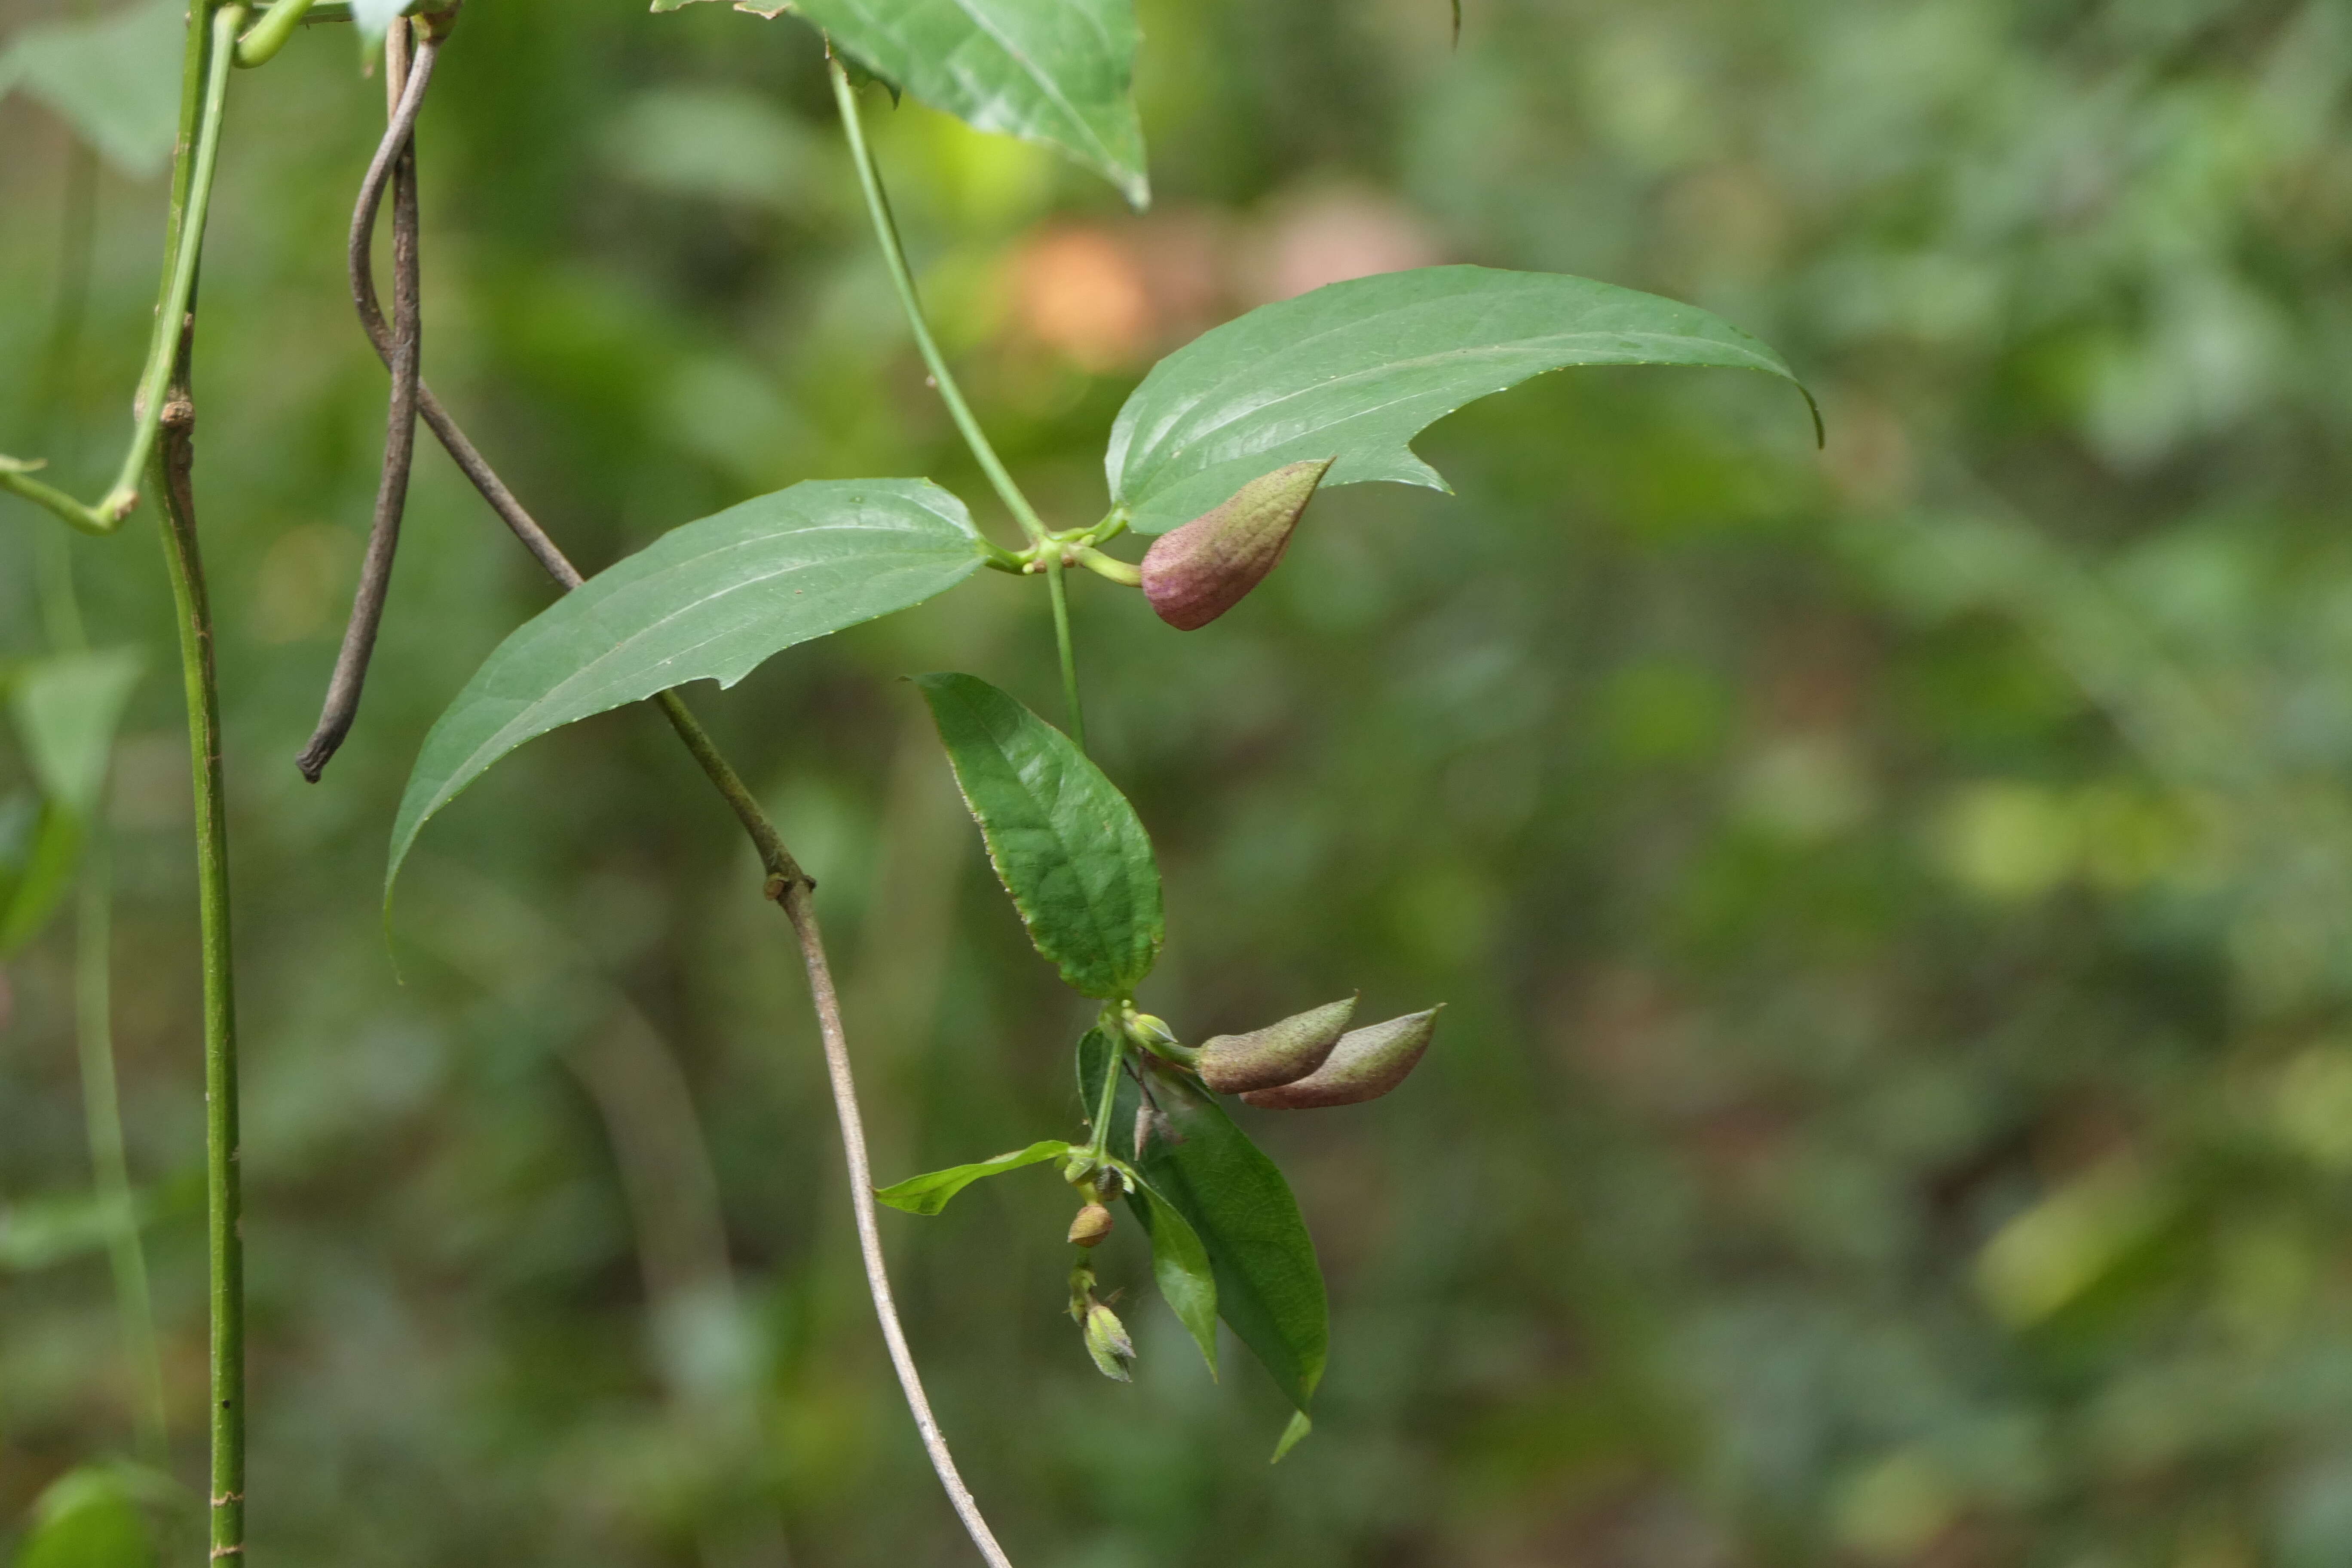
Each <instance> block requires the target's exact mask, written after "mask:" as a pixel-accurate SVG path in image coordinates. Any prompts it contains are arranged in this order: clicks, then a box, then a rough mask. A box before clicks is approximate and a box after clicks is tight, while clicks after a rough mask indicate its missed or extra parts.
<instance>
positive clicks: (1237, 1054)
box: [1192, 996, 1356, 1094]
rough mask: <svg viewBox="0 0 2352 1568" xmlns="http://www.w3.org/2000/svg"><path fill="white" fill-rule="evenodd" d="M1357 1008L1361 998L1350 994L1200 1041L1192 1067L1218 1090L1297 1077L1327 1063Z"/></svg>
mask: <svg viewBox="0 0 2352 1568" xmlns="http://www.w3.org/2000/svg"><path fill="white" fill-rule="evenodd" d="M1355 1012H1356V999H1355V998H1354V997H1353V996H1346V997H1342V998H1340V999H1339V1001H1337V1002H1328V1003H1326V1004H1324V1005H1322V1006H1320V1007H1317V1008H1314V1009H1312V1010H1310V1011H1308V1012H1305V1013H1300V1014H1298V1015H1297V1016H1293V1017H1288V1018H1285V1019H1283V1020H1282V1022H1280V1023H1278V1024H1268V1025H1267V1026H1265V1028H1263V1029H1252V1030H1251V1031H1250V1032H1249V1033H1248V1034H1246V1035H1218V1036H1216V1037H1213V1038H1212V1039H1210V1040H1208V1041H1207V1042H1206V1043H1205V1044H1203V1045H1202V1047H1201V1054H1200V1056H1199V1058H1196V1059H1195V1060H1194V1062H1193V1064H1192V1065H1193V1068H1194V1070H1195V1071H1197V1072H1198V1073H1200V1075H1201V1081H1202V1083H1205V1084H1207V1085H1208V1086H1209V1087H1210V1088H1211V1089H1215V1090H1216V1091H1217V1092H1218V1093H1219V1094H1241V1093H1244V1092H1245V1091H1247V1090H1249V1089H1272V1088H1274V1087H1275V1086H1276V1084H1284V1083H1295V1082H1297V1080H1298V1079H1302V1078H1305V1077H1306V1076H1307V1074H1308V1073H1311V1072H1313V1071H1314V1070H1315V1069H1316V1068H1319V1067H1321V1066H1322V1065H1323V1059H1324V1058H1326V1057H1328V1056H1329V1055H1330V1054H1331V1047H1334V1046H1336V1045H1338V1044H1339V1037H1340V1036H1341V1035H1342V1034H1344V1033H1346V1032H1347V1028H1348V1020H1349V1018H1351V1017H1353V1016H1355Z"/></svg>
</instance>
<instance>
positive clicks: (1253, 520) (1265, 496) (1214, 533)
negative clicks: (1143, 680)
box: [1143, 458, 1339, 632]
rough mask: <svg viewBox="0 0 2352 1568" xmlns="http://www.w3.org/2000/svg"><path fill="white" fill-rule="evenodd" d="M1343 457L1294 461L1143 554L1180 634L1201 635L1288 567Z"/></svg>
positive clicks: (1152, 587)
mask: <svg viewBox="0 0 2352 1568" xmlns="http://www.w3.org/2000/svg"><path fill="white" fill-rule="evenodd" d="M1338 460H1339V459H1337V458H1316V459H1314V460H1312V461H1309V462H1304V463H1292V464H1289V465H1288V466H1286V467H1284V468H1276V469H1275V470H1274V472H1272V473H1270V474H1261V475H1259V476H1258V477H1257V478H1256V479H1252V480H1251V481H1250V482H1249V483H1247V484H1245V485H1244V486H1243V487H1242V488H1241V489H1238V490H1235V491H1234V493H1233V496H1232V498H1231V499H1230V500H1226V501H1225V502H1223V504H1222V505H1219V506H1216V507H1213V508H1212V509H1210V510H1207V511H1204V512H1202V514H1201V515H1200V516H1198V517H1196V518H1194V519H1193V520H1192V521H1190V522H1188V523H1185V524H1184V525H1183V526H1182V527H1181V528H1171V529H1170V530H1169V531H1167V532H1166V533H1163V534H1161V535H1160V537H1159V538H1158V539H1157V540H1154V541H1153V542H1152V545H1151V548H1150V550H1148V551H1146V552H1144V556H1143V596H1144V597H1145V598H1147V599H1149V600H1150V601H1151V608H1152V612H1153V613H1154V614H1155V615H1157V616H1159V617H1160V619H1161V620H1163V621H1166V622H1167V623H1168V624H1169V625H1170V626H1174V627H1175V628H1176V629H1177V630H1178V631H1184V632H1189V631H1195V630H1198V629H1199V628H1200V627H1202V626H1207V625H1208V624H1209V623H1210V622H1211V621H1213V620H1215V619H1216V618H1217V617H1218V616H1222V615H1223V614H1224V613H1225V612H1226V611H1227V610H1230V609H1232V608H1233V607H1234V605H1238V604H1240V603H1241V601H1242V598H1243V595H1246V594H1247V593H1248V592H1249V591H1250V590H1251V589H1252V588H1255V587H1256V586H1257V585H1258V584H1260V583H1262V582H1264V581H1265V574H1267V573H1269V572H1271V571H1273V570H1274V569H1275V568H1276V566H1278V565H1280V564H1281V563H1282V556H1283V552H1285V551H1286V550H1288V549H1289V548H1290V532H1291V530H1293V529H1295V528H1297V526H1298V519H1299V517H1300V515H1301V514H1302V513H1304V512H1305V511H1306V510H1307V501H1309V500H1312V499H1313V498H1314V495H1315V487H1316V486H1318V485H1319V484H1321V483H1322V482H1323V475H1324V473H1325V472H1326V470H1328V468H1330V467H1331V465H1332V464H1333V463H1334V462H1336V461H1338Z"/></svg>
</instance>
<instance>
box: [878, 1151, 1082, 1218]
mask: <svg viewBox="0 0 2352 1568" xmlns="http://www.w3.org/2000/svg"><path fill="white" fill-rule="evenodd" d="M1069 1152H1070V1146H1069V1145H1068V1144H1067V1143H1064V1142H1057V1141H1055V1140H1053V1139H1047V1140H1046V1141H1045V1142H1040V1143H1032V1144H1030V1145H1029V1147H1027V1148H1026V1149H1016V1150H1014V1151H1013V1152H1012V1153H1010V1154H999V1155H998V1156H996V1158H994V1159H993V1160H975V1161H973V1162H972V1163H971V1164H969V1165H950V1166H949V1167H948V1168H947V1169H946V1170H944V1171H931V1172H928V1173H925V1174H923V1175H919V1176H909V1177H908V1178H907V1179H906V1180H905V1181H903V1182H894V1183H892V1184H890V1185H889V1186H887V1187H877V1189H875V1193H874V1195H875V1196H876V1197H877V1198H879V1199H881V1200H882V1201H883V1202H884V1203H886V1204H888V1205H890V1206H891V1207H892V1208H894V1209H904V1210H906V1211H907V1212H908V1214H925V1215H929V1214H937V1213H939V1212H940V1210H941V1209H943V1208H945V1207H947V1206H948V1200H949V1199H950V1198H952V1197H954V1196H955V1195H956V1194H958V1193H960V1192H961V1191H963V1190H964V1189H965V1188H966V1187H968V1186H970V1185H971V1184H973V1183H974V1182H977V1181H982V1180H984V1179H985V1178H987V1177H990V1176H1001V1175H1003V1173H1005V1172H1007V1171H1017V1170H1020V1169H1021V1168H1022V1167H1023V1166H1024V1165H1041V1164H1043V1163H1045V1162H1046V1161H1048V1160H1061V1159H1066V1158H1067V1157H1068V1155H1069Z"/></svg>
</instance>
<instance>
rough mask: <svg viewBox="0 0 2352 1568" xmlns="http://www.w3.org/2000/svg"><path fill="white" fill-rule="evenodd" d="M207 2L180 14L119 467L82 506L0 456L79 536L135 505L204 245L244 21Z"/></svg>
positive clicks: (10, 483)
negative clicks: (151, 318)
mask: <svg viewBox="0 0 2352 1568" xmlns="http://www.w3.org/2000/svg"><path fill="white" fill-rule="evenodd" d="M211 4H212V0H196V4H195V5H194V9H193V10H192V11H191V13H190V15H189V18H188V44H187V50H186V53H185V55H184V58H183V69H182V80H181V99H180V140H179V142H178V145H177V147H176V148H175V152H176V153H177V154H178V156H176V157H175V158H174V160H173V169H172V203H171V207H170V209H169V211H168V213H167V215H166V218H165V223H164V243H163V256H164V266H163V289H162V294H161V297H160V298H159V299H158V300H157V301H156V305H155V330H154V335H153V336H152V338H151V339H150V340H149V342H148V346H147V363H146V367H145V369H144V370H142V372H141V373H140V376H139V392H138V395H137V397H136V398H135V399H134V400H133V401H132V404H131V419H132V425H131V446H130V448H129V450H128V451H126V452H125V453H124V454H123V458H122V469H121V473H120V474H119V475H118V476H117V477H116V479H115V481H114V488H113V489H110V490H109V491H108V492H107V493H106V496H105V498H104V499H103V500H100V502H99V503H98V504H97V505H96V506H88V505H84V504H83V503H82V502H80V501H79V500H75V499H74V498H73V497H72V496H70V495H68V494H67V493H66V492H65V491H63V490H61V489H58V488H56V487H55V486H53V485H47V484H44V483H42V482H41V481H40V480H38V479H34V478H32V477H31V474H32V470H33V469H34V468H38V467H39V465H38V464H37V463H26V462H24V461H22V460H20V459H17V458H0V489H5V490H10V491H13V492H15V493H16V494H17V495H19V496H22V497H24V498H25V499H26V500H29V501H32V502H34V503H35V504H37V505H38V506H43V507H46V508H47V509H48V510H50V511H52V512H54V513H56V514H57V515H58V517H59V518H62V519H63V520H64V521H66V522H68V524H70V525H72V526H73V527H75V528H78V529H79V530H81V531H83V532H85V533H97V534H107V533H112V532H113V531H115V530H117V529H119V528H121V526H122V520H123V519H124V518H126V517H128V516H130V515H131V508H133V507H134V506H136V505H138V504H139V477H140V475H141V474H142V473H143V472H145V471H146V469H147V467H148V459H149V458H151V457H152V455H153V453H154V450H155V437H156V431H157V429H158V427H159V424H160V422H161V420H162V418H163V395H164V390H165V387H166V385H167V384H168V383H169V382H170V379H171V376H172V370H173V363H174V359H175V356H176V353H177V349H178V343H179V341H180V332H179V323H180V320H181V318H182V317H184V316H185V315H186V314H187V310H188V301H189V299H190V298H191V296H192V295H193V294H194V291H195V286H196V259H197V257H198V255H199V254H200V253H201V252H202V251H203V249H204V237H205V211H206V209H207V208H208V207H209V206H210V205H211V203H212V193H213V174H214V171H215V168H216V167H217V166H218V164H219V162H220V128H221V114H222V110H223V108H224V106H225V105H226V102H227V99H228V68H229V61H230V60H231V58H233V57H234V55H235V52H236V29H237V28H238V27H239V26H242V25H243V24H244V21H245V16H246V8H245V6H243V5H225V6H222V7H221V9H220V10H219V11H218V12H217V13H215V14H213V15H211V16H209V18H207V15H206V13H207V11H208V8H209V6H210V5H211ZM208 20H209V26H207V21H208ZM199 82H201V87H200V88H199V87H198V85H197V84H198V83H199ZM192 131H193V136H192V135H191V132H192ZM192 147H193V152H191V148H192Z"/></svg>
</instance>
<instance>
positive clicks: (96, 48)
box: [0, 0, 188, 179]
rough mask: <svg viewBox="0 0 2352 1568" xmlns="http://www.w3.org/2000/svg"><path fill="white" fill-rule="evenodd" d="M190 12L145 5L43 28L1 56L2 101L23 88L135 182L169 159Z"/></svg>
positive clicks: (179, 4)
mask: <svg viewBox="0 0 2352 1568" xmlns="http://www.w3.org/2000/svg"><path fill="white" fill-rule="evenodd" d="M187 14H188V7H187V6H186V5H185V4H184V3H183V0H150V3H149V4H146V5H131V6H127V7H125V8H124V9H122V10H120V11H115V12H113V13H111V14H110V15H108V16H103V17H99V18H96V19H92V20H82V19H79V18H76V19H74V20H70V21H55V22H41V23H37V24H36V25H34V26H29V27H26V29H25V30H24V31H22V32H20V33H18V34H17V35H16V38H15V39H14V40H13V41H12V42H11V43H10V44H9V46H8V47H7V48H6V49H5V50H0V94H5V92H6V91H7V90H8V89H9V87H10V86H12V85H15V86H21V87H23V88H24V89H25V90H26V91H27V92H29V93H31V94H32V95H33V96H34V97H35V98H37V99H39V100H41V101H42V102H44V103H46V104H47V105H48V106H49V107H50V108H51V109H53V110H56V111H57V112H58V114H59V115H60V116H62V117H63V118H64V120H65V121H66V123H67V124H68V125H70V126H72V127H73V128H74V132H75V134H77V135H79V137H80V138H81V139H82V140H83V141H85V142H89V144H90V145H91V146H92V147H95V148H97V149H98V151H99V152H100V153H102V154H104V155H105V158H106V160H107V162H108V163H112V164H113V165H114V166H115V167H116V168H117V169H119V170H121V172H122V173H123V174H128V175H130V176H131V178H132V179H145V178H146V177H147V176H149V175H151V174H155V173H156V172H158V171H159V170H161V169H162V168H163V163H164V160H166V159H167V158H169V157H170V156H171V155H172V143H173V140H174V139H176V138H177V136H178V135H179V130H180V51H181V41H182V33H183V30H184V27H185V26H186V17H187Z"/></svg>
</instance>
